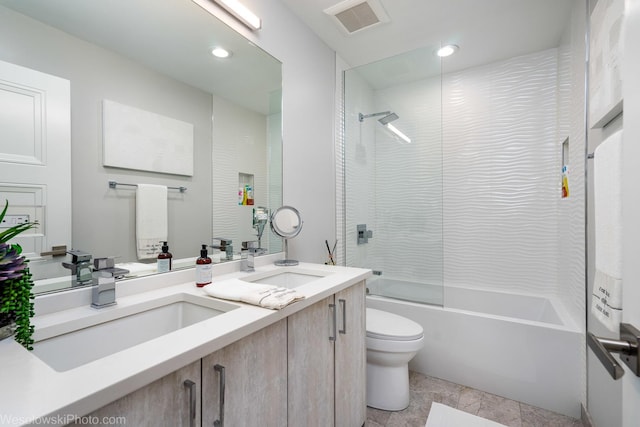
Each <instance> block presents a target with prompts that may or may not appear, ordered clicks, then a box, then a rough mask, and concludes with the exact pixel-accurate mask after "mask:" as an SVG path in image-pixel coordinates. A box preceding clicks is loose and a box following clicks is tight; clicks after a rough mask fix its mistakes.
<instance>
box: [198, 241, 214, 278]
mask: <svg viewBox="0 0 640 427" xmlns="http://www.w3.org/2000/svg"><path fill="white" fill-rule="evenodd" d="M212 274H213V265H212V264H211V258H209V257H208V253H207V245H202V249H200V258H198V259H196V286H197V287H199V288H201V287H203V286H204V285H208V284H209V283H211V277H212Z"/></svg>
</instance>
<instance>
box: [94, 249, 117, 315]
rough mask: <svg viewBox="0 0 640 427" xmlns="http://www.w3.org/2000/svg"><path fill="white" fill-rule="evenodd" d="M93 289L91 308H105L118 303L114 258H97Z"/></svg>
mask: <svg viewBox="0 0 640 427" xmlns="http://www.w3.org/2000/svg"><path fill="white" fill-rule="evenodd" d="M94 267H95V270H96V271H95V272H94V273H93V289H92V290H91V307H94V308H103V307H109V306H111V305H114V304H115V303H116V278H115V276H116V272H117V269H115V268H114V267H115V261H114V259H113V258H96V259H95V260H94Z"/></svg>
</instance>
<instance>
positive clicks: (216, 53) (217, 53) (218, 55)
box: [211, 47, 231, 58]
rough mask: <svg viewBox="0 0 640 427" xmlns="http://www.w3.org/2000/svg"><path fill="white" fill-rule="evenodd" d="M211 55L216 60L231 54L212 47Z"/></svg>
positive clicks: (220, 48) (225, 50)
mask: <svg viewBox="0 0 640 427" xmlns="http://www.w3.org/2000/svg"><path fill="white" fill-rule="evenodd" d="M211 54H212V55H213V56H215V57H216V58H228V57H230V56H231V52H229V51H228V50H227V49H224V48H222V47H214V48H213V49H212V50H211Z"/></svg>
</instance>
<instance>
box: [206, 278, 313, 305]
mask: <svg viewBox="0 0 640 427" xmlns="http://www.w3.org/2000/svg"><path fill="white" fill-rule="evenodd" d="M202 289H203V290H204V291H205V292H206V293H207V294H208V295H211V296H212V297H214V298H222V299H227V300H232V301H240V302H244V303H247V304H252V305H257V306H259V307H264V308H270V309H273V310H280V309H281V308H283V307H286V306H287V305H289V304H291V303H294V302H296V301H298V300H301V299H304V295H300V294H299V293H298V292H296V291H295V290H293V289H287V288H282V287H279V286H273V285H263V284H260V283H249V282H245V281H243V280H240V279H227V280H222V281H220V282H213V283H210V284H208V285H206V286H205V287H203V288H202Z"/></svg>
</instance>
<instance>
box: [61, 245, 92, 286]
mask: <svg viewBox="0 0 640 427" xmlns="http://www.w3.org/2000/svg"><path fill="white" fill-rule="evenodd" d="M67 253H68V254H69V255H71V263H68V262H63V263H62V266H63V267H65V268H68V269H69V270H71V274H73V275H75V276H76V284H78V285H87V284H89V283H91V280H92V279H93V276H92V274H91V273H92V268H91V254H88V253H86V252H82V251H80V250H71V251H67Z"/></svg>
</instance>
